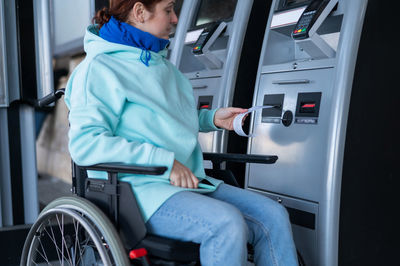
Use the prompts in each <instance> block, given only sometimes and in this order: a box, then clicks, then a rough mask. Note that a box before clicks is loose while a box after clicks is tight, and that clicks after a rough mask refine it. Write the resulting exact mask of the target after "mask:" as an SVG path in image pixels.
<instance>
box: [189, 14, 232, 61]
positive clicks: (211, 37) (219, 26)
mask: <svg viewBox="0 0 400 266" xmlns="http://www.w3.org/2000/svg"><path fill="white" fill-rule="evenodd" d="M226 26H227V24H226V23H225V22H217V23H214V24H212V25H211V26H209V27H207V28H205V29H204V30H203V32H202V33H201V34H200V36H199V38H198V39H197V41H196V43H195V44H194V47H193V49H192V53H193V54H194V55H195V56H196V58H197V59H198V60H200V61H201V62H202V63H203V64H204V65H205V66H206V67H207V68H209V69H219V68H222V61H221V60H220V59H219V58H218V57H217V56H216V55H215V54H213V53H212V52H211V51H210V50H209V49H210V47H211V46H212V45H213V44H214V42H215V41H216V40H217V38H218V37H219V36H220V35H221V34H222V33H223V32H224V30H225V29H226Z"/></svg>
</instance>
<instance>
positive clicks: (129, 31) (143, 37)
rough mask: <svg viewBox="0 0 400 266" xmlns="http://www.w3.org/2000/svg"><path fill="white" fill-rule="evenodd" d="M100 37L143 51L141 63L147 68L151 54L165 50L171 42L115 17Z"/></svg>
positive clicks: (105, 26)
mask: <svg viewBox="0 0 400 266" xmlns="http://www.w3.org/2000/svg"><path fill="white" fill-rule="evenodd" d="M99 35H100V37H101V38H103V39H104V40H106V41H109V42H113V43H119V44H124V45H129V46H133V47H137V48H140V49H142V53H141V54H140V61H142V62H143V64H145V65H146V66H149V61H150V59H151V53H150V52H149V51H153V52H156V53H158V52H159V51H161V50H163V49H164V48H165V47H166V46H167V45H168V44H169V40H165V39H161V38H157V37H156V36H154V35H152V34H150V33H148V32H144V31H142V30H139V29H138V28H136V27H134V26H132V25H130V24H128V23H124V22H121V21H119V20H117V19H115V18H114V17H111V19H110V20H109V21H108V22H107V23H105V24H104V25H103V27H101V29H100V32H99Z"/></svg>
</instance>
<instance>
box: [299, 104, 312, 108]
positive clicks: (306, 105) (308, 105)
mask: <svg viewBox="0 0 400 266" xmlns="http://www.w3.org/2000/svg"><path fill="white" fill-rule="evenodd" d="M314 107H315V103H306V104H304V105H303V106H302V108H314Z"/></svg>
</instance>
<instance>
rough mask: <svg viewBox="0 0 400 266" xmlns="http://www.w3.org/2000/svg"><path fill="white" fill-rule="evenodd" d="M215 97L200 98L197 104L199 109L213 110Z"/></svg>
mask: <svg viewBox="0 0 400 266" xmlns="http://www.w3.org/2000/svg"><path fill="white" fill-rule="evenodd" d="M212 101H213V96H200V97H199V101H198V104H197V109H198V110H200V109H208V110H211V107H212Z"/></svg>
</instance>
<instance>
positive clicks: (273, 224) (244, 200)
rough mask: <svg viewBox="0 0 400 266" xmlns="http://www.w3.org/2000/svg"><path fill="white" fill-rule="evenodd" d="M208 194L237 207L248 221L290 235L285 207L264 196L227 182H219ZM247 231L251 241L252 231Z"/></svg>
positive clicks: (252, 237) (252, 238)
mask: <svg viewBox="0 0 400 266" xmlns="http://www.w3.org/2000/svg"><path fill="white" fill-rule="evenodd" d="M208 196H209V197H211V198H214V199H217V200H220V201H224V202H227V203H229V204H231V205H233V206H235V207H236V208H238V209H239V211H240V212H241V213H242V215H243V216H244V218H245V219H246V221H247V222H248V223H249V222H251V223H252V224H254V223H256V224H259V225H260V226H263V227H265V229H266V230H270V229H274V228H276V229H277V231H282V230H286V231H287V232H288V233H289V235H291V228H290V222H289V216H288V213H287V211H286V209H285V207H283V206H282V205H281V204H279V203H278V202H276V201H274V200H272V199H270V198H268V197H266V196H263V195H261V194H259V193H256V192H253V191H250V190H245V189H242V188H238V187H234V186H231V185H227V184H221V185H220V186H219V187H218V189H217V190H216V191H214V192H212V193H210V194H208ZM277 227H280V228H279V229H278V228H277ZM249 233H250V234H249V242H250V243H252V242H253V240H254V235H253V233H254V232H251V231H250V232H249Z"/></svg>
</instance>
